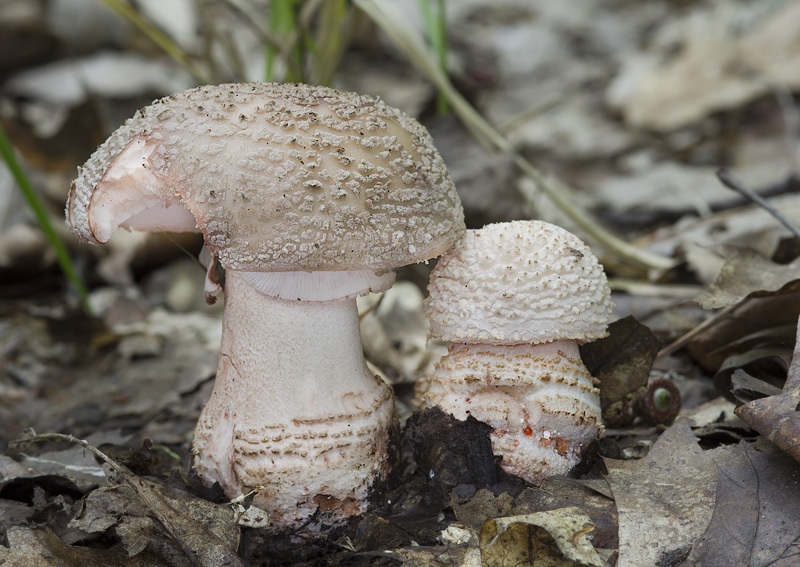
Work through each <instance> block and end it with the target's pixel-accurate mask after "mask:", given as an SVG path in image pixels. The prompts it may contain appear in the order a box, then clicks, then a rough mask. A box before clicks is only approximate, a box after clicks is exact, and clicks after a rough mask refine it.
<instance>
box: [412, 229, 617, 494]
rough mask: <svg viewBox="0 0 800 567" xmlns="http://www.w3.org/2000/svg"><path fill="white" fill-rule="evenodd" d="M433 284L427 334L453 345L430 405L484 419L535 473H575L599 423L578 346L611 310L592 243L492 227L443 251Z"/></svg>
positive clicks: (497, 444) (556, 233)
mask: <svg viewBox="0 0 800 567" xmlns="http://www.w3.org/2000/svg"><path fill="white" fill-rule="evenodd" d="M428 290H429V292H430V295H429V297H428V299H427V300H426V302H425V311H426V314H427V316H428V318H429V319H430V322H431V330H430V334H431V336H432V337H437V338H440V339H443V340H445V341H448V342H450V343H451V346H450V350H449V352H448V354H447V355H445V356H444V357H443V358H442V359H441V360H440V361H439V362H438V363H437V364H436V371H435V374H434V375H433V376H432V377H430V378H429V379H428V380H427V381H423V382H421V384H420V394H422V398H423V399H424V401H425V402H426V404H427V405H430V406H435V405H436V406H439V407H440V408H441V409H442V410H443V411H445V412H447V413H450V414H451V415H453V416H454V417H456V418H457V419H460V420H465V419H466V418H467V417H468V416H470V415H471V416H472V417H474V418H476V419H477V420H479V421H482V422H484V423H487V424H489V425H490V426H491V427H492V432H491V434H490V439H491V443H492V448H493V450H494V452H495V454H497V455H502V457H503V459H502V461H501V466H502V467H503V468H504V469H505V470H506V471H508V472H511V473H513V474H516V475H517V476H520V477H522V478H524V479H526V480H528V481H529V482H532V483H535V484H539V483H541V481H542V480H543V479H544V478H545V477H547V476H552V475H556V474H564V473H566V472H567V471H569V470H570V469H571V468H572V467H573V466H575V464H577V462H578V461H579V459H580V453H581V449H582V448H583V447H585V446H586V444H588V442H589V441H591V440H592V439H594V438H595V437H597V436H598V435H599V434H600V432H601V430H602V424H601V420H600V396H599V390H598V389H597V387H596V385H595V383H594V379H593V378H592V376H591V375H590V374H589V372H588V370H587V369H586V366H585V365H584V364H583V362H582V361H581V357H580V352H579V350H578V344H579V343H580V342H585V341H590V340H594V339H597V338H600V337H602V336H604V335H605V334H606V333H607V331H606V325H607V323H608V318H609V315H610V314H611V301H610V290H609V288H608V284H607V282H606V277H605V274H604V273H603V268H602V266H601V265H600V264H599V263H598V261H597V258H595V256H594V254H592V252H591V250H589V248H588V247H587V246H586V245H585V244H584V243H583V242H581V241H580V240H579V239H578V237H576V236H575V235H573V234H571V233H569V232H568V231H566V230H564V229H562V228H560V227H558V226H555V225H552V224H549V223H546V222H542V221H514V222H508V223H497V224H491V225H487V226H485V227H484V228H482V229H480V230H468V231H467V233H466V234H465V235H464V237H463V238H462V239H461V240H459V241H458V242H457V243H456V245H455V246H454V247H453V248H452V249H451V250H449V251H448V252H447V253H446V254H445V255H444V256H442V257H441V258H440V259H439V262H438V264H437V265H436V268H435V269H434V270H433V273H432V274H431V279H430V284H429V286H428Z"/></svg>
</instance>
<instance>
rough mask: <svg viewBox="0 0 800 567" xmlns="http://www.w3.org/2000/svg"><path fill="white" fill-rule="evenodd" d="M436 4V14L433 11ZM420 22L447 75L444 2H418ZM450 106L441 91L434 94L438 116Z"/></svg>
mask: <svg viewBox="0 0 800 567" xmlns="http://www.w3.org/2000/svg"><path fill="white" fill-rule="evenodd" d="M433 4H436V13H434V10H433ZM419 7H420V11H421V12H422V20H423V21H424V22H425V29H426V31H427V33H428V41H430V43H431V48H432V49H433V52H434V54H435V55H436V61H437V63H438V65H439V68H440V69H441V70H442V72H443V73H447V21H446V19H445V0H436V1H435V2H434V1H432V0H419ZM449 111H450V105H449V103H448V101H447V96H445V94H444V93H442V92H441V91H437V92H436V112H437V114H439V115H442V114H447V113H448V112H449Z"/></svg>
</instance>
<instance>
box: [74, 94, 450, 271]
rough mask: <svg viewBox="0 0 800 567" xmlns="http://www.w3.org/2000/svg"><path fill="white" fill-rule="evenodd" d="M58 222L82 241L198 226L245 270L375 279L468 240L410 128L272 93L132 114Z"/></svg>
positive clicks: (87, 169)
mask: <svg viewBox="0 0 800 567" xmlns="http://www.w3.org/2000/svg"><path fill="white" fill-rule="evenodd" d="M67 218H68V221H69V224H70V225H71V227H72V229H73V231H74V232H75V233H76V234H77V235H78V236H79V237H80V238H82V239H83V240H86V241H90V242H105V241H106V240H108V238H109V237H110V236H111V235H112V234H113V233H114V232H115V231H116V230H117V228H118V227H119V226H126V227H130V228H139V229H144V230H184V231H186V230H198V229H199V231H201V232H202V233H203V235H204V236H205V241H206V245H207V246H208V247H209V248H210V249H211V252H212V253H213V254H214V256H216V257H217V258H218V259H219V260H220V262H221V264H222V265H223V266H224V267H225V268H227V269H234V270H244V271H291V270H303V271H326V270H363V269H371V270H376V271H381V270H386V269H389V268H394V267H398V266H403V265H406V264H410V263H414V262H418V261H421V260H426V259H428V258H432V257H434V256H438V255H439V254H441V253H442V252H443V251H444V250H446V249H447V248H448V247H449V246H451V245H452V243H453V242H454V241H455V239H457V238H458V237H459V236H460V234H461V233H462V232H463V230H464V220H463V211H462V209H461V205H460V201H459V198H458V195H457V194H456V191H455V187H454V185H453V183H452V181H451V179H450V175H449V173H448V171H447V169H446V167H445V165H444V163H443V161H442V158H441V156H440V155H439V153H438V152H437V151H436V149H435V148H434V146H433V142H432V140H431V138H430V136H429V134H428V133H427V131H426V130H425V128H424V127H422V126H421V125H420V124H419V123H418V122H416V121H415V120H413V119H412V118H410V117H409V116H407V115H406V114H404V113H403V112H401V111H399V110H397V109H394V108H392V107H390V106H388V105H386V104H384V103H383V102H382V101H380V100H375V99H372V98H370V97H367V96H361V95H357V94H353V93H346V92H341V91H337V90H334V89H330V88H326V87H315V86H309V85H279V84H269V83H248V84H229V85H218V86H205V87H199V88H195V89H191V90H188V91H185V92H183V93H180V94H176V95H172V96H169V97H166V98H163V99H161V100H158V101H156V102H154V103H153V104H151V105H149V106H147V107H145V108H143V109H142V110H140V111H139V112H137V113H136V115H135V116H134V117H133V118H131V119H130V120H128V121H127V122H126V123H125V124H124V125H123V126H121V127H120V128H119V129H117V130H116V131H115V132H114V133H113V134H112V135H111V137H110V138H109V139H108V140H107V141H106V142H105V143H104V144H103V145H102V146H100V148H98V150H97V151H96V152H95V153H94V154H93V155H92V157H91V158H90V159H89V160H88V161H87V163H86V164H85V165H84V166H83V167H82V168H81V169H80V171H79V176H78V178H77V179H76V180H75V181H74V183H73V186H72V189H71V191H70V196H69V201H68V203H67ZM195 225H196V228H195Z"/></svg>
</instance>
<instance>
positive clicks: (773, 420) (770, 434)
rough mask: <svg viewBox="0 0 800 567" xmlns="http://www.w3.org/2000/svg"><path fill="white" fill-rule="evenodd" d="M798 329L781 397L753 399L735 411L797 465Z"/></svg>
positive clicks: (799, 446) (799, 442)
mask: <svg viewBox="0 0 800 567" xmlns="http://www.w3.org/2000/svg"><path fill="white" fill-rule="evenodd" d="M798 406H800V327H798V329H797V337H796V339H795V347H794V354H793V357H792V363H791V366H790V367H789V371H788V373H787V378H786V383H785V385H784V387H783V391H782V392H781V393H780V394H776V395H774V396H769V397H766V398H760V399H757V400H753V401H751V402H748V403H746V404H744V405H743V406H740V407H738V408H737V409H736V415H737V416H739V418H740V419H742V421H744V422H745V423H747V424H748V425H749V426H750V427H752V428H753V429H755V430H756V431H758V432H759V433H760V434H761V435H763V436H764V437H766V438H767V439H769V441H771V442H772V443H773V444H774V445H775V446H777V447H778V448H780V449H782V450H783V451H786V453H787V454H788V455H789V456H790V457H792V458H793V459H794V460H796V461H798V462H800V412H798V411H797V408H798Z"/></svg>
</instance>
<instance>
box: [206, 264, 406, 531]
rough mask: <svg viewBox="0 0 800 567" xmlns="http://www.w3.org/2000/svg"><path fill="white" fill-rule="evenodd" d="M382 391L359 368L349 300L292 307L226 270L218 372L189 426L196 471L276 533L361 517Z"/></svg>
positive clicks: (373, 470)
mask: <svg viewBox="0 0 800 567" xmlns="http://www.w3.org/2000/svg"><path fill="white" fill-rule="evenodd" d="M391 422H392V397H391V393H390V389H389V387H388V386H387V385H386V384H384V383H383V382H382V381H381V380H380V379H378V378H377V377H376V376H374V375H372V374H371V373H370V372H369V371H368V370H367V368H366V364H365V361H364V356H363V353H362V349H361V338H360V333H359V326H358V313H357V310H356V303H355V300H354V299H337V300H331V301H317V302H314V301H288V300H283V299H276V298H273V297H269V296H266V295H263V294H261V293H259V292H258V291H256V290H255V289H253V288H252V287H251V286H249V285H248V284H247V283H245V282H244V281H243V280H242V278H241V276H240V275H239V274H238V273H237V272H235V271H229V272H228V273H227V275H226V283H225V314H224V319H223V336H222V347H221V351H220V361H219V368H218V370H217V378H216V383H215V385H214V391H213V393H212V395H211V399H210V400H209V402H208V404H207V405H206V407H205V409H204V410H203V413H202V415H201V416H200V421H199V422H198V425H197V429H196V430H195V441H194V452H195V454H196V459H195V466H196V467H197V470H198V473H199V474H200V476H201V478H203V479H204V481H205V482H207V483H209V484H210V483H213V482H214V481H217V482H219V483H220V485H221V486H222V488H223V489H224V490H225V492H226V494H228V495H229V496H236V495H238V494H240V493H242V492H246V491H248V490H250V489H252V488H255V487H258V486H263V487H264V489H263V490H262V491H261V493H260V494H259V496H258V497H257V498H256V504H257V505H259V506H260V507H262V508H264V509H266V510H267V511H268V512H270V515H271V517H272V519H273V521H274V523H275V524H276V525H283V526H289V525H291V524H292V523H302V522H303V521H304V520H305V519H306V518H307V517H308V516H309V515H311V514H313V513H315V512H316V511H317V510H318V509H319V510H320V511H321V512H323V513H325V512H330V516H331V518H330V519H336V518H337V517H339V518H340V517H347V516H349V515H352V514H357V513H360V512H361V511H362V510H361V508H362V505H363V503H364V500H365V498H366V496H367V493H368V490H369V487H370V486H371V484H372V483H373V482H374V481H375V480H376V479H378V478H381V477H382V476H384V475H385V473H386V469H387V466H388V465H387V442H388V438H389V430H390V427H391Z"/></svg>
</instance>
